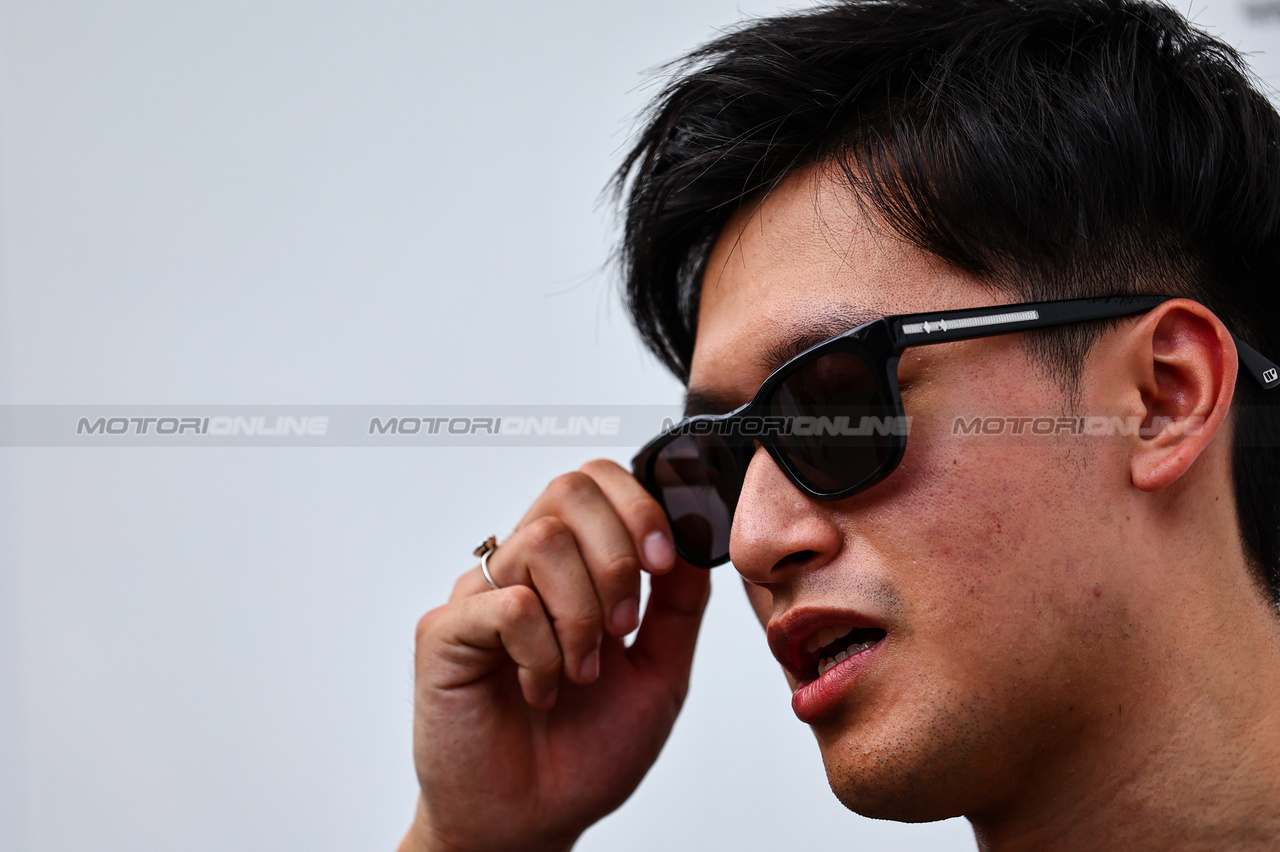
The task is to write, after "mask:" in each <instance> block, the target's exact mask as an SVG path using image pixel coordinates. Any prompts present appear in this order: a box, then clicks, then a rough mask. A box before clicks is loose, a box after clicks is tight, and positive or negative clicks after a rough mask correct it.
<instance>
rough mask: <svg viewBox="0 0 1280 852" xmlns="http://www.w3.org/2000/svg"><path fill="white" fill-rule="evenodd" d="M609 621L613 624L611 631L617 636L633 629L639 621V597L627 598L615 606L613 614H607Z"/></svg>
mask: <svg viewBox="0 0 1280 852" xmlns="http://www.w3.org/2000/svg"><path fill="white" fill-rule="evenodd" d="M609 623H610V624H611V625H612V626H613V632H614V633H616V634H618V635H619V636H621V635H622V634H624V633H630V632H631V631H632V630H635V629H636V625H637V624H639V623H640V599H639V598H627V599H626V600H625V601H622V602H621V603H619V604H618V605H617V606H615V607H614V608H613V614H612V615H610V616H609Z"/></svg>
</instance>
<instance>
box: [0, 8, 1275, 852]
mask: <svg viewBox="0 0 1280 852" xmlns="http://www.w3.org/2000/svg"><path fill="white" fill-rule="evenodd" d="M1243 5H1244V4H1240V3H1237V2H1227V0H1220V2H1213V3H1209V4H1207V5H1204V4H1197V5H1196V6H1195V7H1193V12H1195V13H1196V17H1197V18H1198V19H1199V20H1200V21H1202V22H1204V23H1206V24H1210V25H1213V26H1215V27H1218V28H1220V29H1219V31H1220V32H1223V33H1225V34H1226V35H1227V37H1228V38H1229V39H1232V40H1234V41H1235V42H1236V43H1237V44H1240V45H1242V46H1244V47H1245V48H1246V49H1248V50H1253V51H1259V50H1263V49H1265V48H1266V47H1267V46H1268V45H1269V44H1276V45H1278V46H1280V27H1278V26H1277V24H1280V19H1272V20H1273V21H1275V23H1272V22H1267V21H1262V22H1258V21H1254V22H1246V20H1245V16H1244V14H1243V10H1242V7H1243ZM777 8H778V7H777V6H776V5H774V4H772V3H768V2H730V0H698V2H690V0H660V1H656V0H645V2H639V0H627V2H618V0H609V2H607V3H602V2H599V1H598V0H594V1H593V2H587V0H584V2H556V3H547V4H535V3H515V2H505V3H482V2H473V3H465V4H463V3H442V2H418V3H407V2H406V3H385V2H377V3H374V2H361V3H347V4H341V5H340V4H334V3H320V2H295V3H286V2H277V0H269V2H230V3H217V4H215V3H195V2H184V3H162V2H154V3H109V2H104V3H88V2H80V3H53V2H35V0H31V2H26V3H18V2H12V0H5V2H2V3H0V260H2V264H0V403H4V404H37V403H65V404H77V403H97V404H175V403H184V404H236V403H246V404H247V403H254V404H272V405H274V404H308V403H309V404H316V403H325V404H339V403H353V404H354V403H361V404H384V403H404V404H451V403H491V404H516V403H520V404H551V403H590V404H599V403H650V404H674V403H677V402H678V401H679V397H680V390H681V389H680V387H679V385H678V384H677V383H676V382H675V381H674V380H673V379H671V378H670V377H669V376H667V375H666V374H665V373H664V372H663V371H662V369H661V368H659V367H658V366H657V364H656V362H655V361H654V360H653V359H652V358H650V357H649V356H647V355H645V354H644V353H643V350H642V347H641V346H640V344H639V343H638V342H637V339H636V337H635V335H634V333H633V332H632V331H631V330H630V328H629V326H628V324H627V321H626V317H625V314H624V312H623V310H622V309H621V307H620V303H619V302H618V300H617V298H616V295H615V289H614V278H613V277H612V276H611V274H610V270H609V269H608V268H607V259H608V252H609V249H610V246H611V244H612V240H613V238H614V236H615V231H614V227H613V220H612V218H611V216H610V214H609V212H608V208H607V207H601V206H600V204H599V201H600V191H601V189H602V187H603V186H604V184H605V182H606V180H607V178H608V176H609V174H610V172H611V170H612V169H613V168H614V167H615V166H616V164H617V162H618V160H619V158H620V155H621V152H622V150H623V149H624V146H625V143H626V141H627V139H628V132H629V130H630V128H631V126H632V125H631V119H632V118H633V117H634V115H635V114H636V112H637V110H638V109H639V108H640V106H641V105H642V104H643V103H644V101H645V100H646V98H647V97H648V96H649V95H650V94H652V91H653V89H652V86H646V85H645V80H646V79H649V78H647V77H646V76H645V74H644V73H643V72H644V71H645V70H646V69H652V68H654V67H655V66H657V65H658V64H659V63H661V62H664V61H666V60H669V59H672V58H674V57H676V56H678V55H679V54H680V53H682V52H683V51H685V50H687V49H689V48H691V47H693V46H694V45H695V44H698V43H700V42H702V41H704V40H706V39H707V38H709V37H711V36H713V35H714V34H715V28H716V27H719V26H725V25H728V24H732V23H734V22H735V21H737V20H739V19H740V17H741V16H743V15H747V14H761V13H768V12H772V11H775V10H776V9H777ZM1184 8H1185V7H1184ZM1254 65H1255V67H1256V68H1257V69H1258V70H1259V72H1260V73H1262V74H1263V75H1264V76H1265V77H1267V79H1269V80H1271V81H1273V82H1274V81H1275V80H1276V79H1280V75H1278V74H1277V73H1275V72H1280V64H1277V62H1276V60H1275V59H1274V58H1272V57H1268V56H1267V55H1265V54H1263V55H1258V56H1255V57H1254ZM591 455H592V453H590V452H589V451H586V450H572V449H536V450H531V449H526V450H519V451H513V450H481V449H475V450H456V449H455V450H431V449H205V450H202V449H168V450H166V449H114V450H113V449H43V450H20V449H5V450H0V560H2V561H0V849H3V850H14V852H27V850H42V852H43V850H50V852H53V851H54V850H58V851H59V852H60V851H61V850H68V852H70V850H77V852H78V850H85V849H93V850H96V851H97V852H113V850H121V852H124V851H125V850H128V852H139V850H228V849H243V850H258V849H262V850H268V849H271V850H278V849H307V850H317V851H319V850H348V849H371V850H372V849H391V848H393V847H394V845H395V843H396V842H397V840H398V838H399V836H400V835H401V833H402V831H403V830H404V828H405V826H406V825H407V822H408V820H409V817H410V813H411V809H412V804H413V800H414V796H415V786H414V785H415V782H414V776H413V771H412V764H411V759H410V751H409V746H410V717H411V685H412V668H411V665H412V639H413V628H414V623H415V621H416V620H417V618H418V616H419V615H421V614H422V613H423V612H424V611H426V610H427V609H430V608H432V607H434V606H436V605H437V604H439V603H440V602H442V600H443V599H444V597H445V595H446V593H447V589H448V587H449V585H450V584H451V582H452V579H453V578H454V576H455V575H456V574H457V573H459V572H460V571H462V570H465V569H466V568H468V567H469V566H470V565H471V564H473V560H472V559H471V558H470V556H469V550H470V549H471V547H472V546H474V544H475V543H476V542H477V541H478V540H479V539H481V538H482V537H484V536H485V535H488V534H489V533H491V532H497V533H499V534H504V533H505V532H506V531H507V530H509V528H510V527H511V525H512V524H514V522H515V521H516V519H517V518H518V516H519V515H520V514H521V512H522V511H523V508H524V507H525V506H526V505H527V504H528V503H529V501H530V500H531V499H532V498H533V497H534V496H535V495H536V494H537V493H538V492H539V491H540V490H541V488H542V487H543V485H544V484H545V483H546V482H547V481H548V480H549V479H550V478H551V477H553V476H554V475H555V474H557V473H559V472H562V471H564V470H568V469H572V468H575V467H577V466H578V465H579V464H580V463H581V462H583V461H585V460H586V459H587V458H589V457H590V456H591ZM628 455H629V453H628V452H627V451H625V450H619V451H618V452H617V453H616V454H615V456H614V457H615V458H618V459H620V460H623V459H625V458H626V457H627V456H628ZM715 587H716V588H715V593H714V595H713V598H712V604H711V608H710V612H709V615H708V618H707V623H706V626H705V628H704V631H703V639H702V643H701V646H700V650H699V655H698V658H697V662H696V666H695V672H694V678H693V687H692V692H691V695H690V699H689V702H688V705H687V707H686V710H685V713H684V715H683V717H682V718H681V720H680V722H679V723H678V725H677V727H676V731H675V734H674V736H673V738H672V740H671V742H670V743H669V744H668V747H667V749H666V751H665V752H664V753H663V756H662V758H661V759H660V760H659V762H658V764H657V766H656V767H655V768H654V770H653V771H652V772H651V773H650V775H649V777H648V778H647V779H646V781H645V782H644V784H643V785H642V787H641V788H640V791H639V792H638V793H637V795H636V796H635V797H634V798H633V799H632V800H631V801H630V802H629V803H628V804H627V805H625V806H624V807H623V808H622V809H621V810H620V811H619V812H618V813H617V814H615V815H614V816H612V817H610V818H608V819H606V820H605V821H604V822H603V823H601V824H600V825H598V826H597V827H595V828H594V829H592V830H591V831H590V832H589V833H588V834H587V835H586V836H585V837H584V839H583V840H582V842H581V844H580V845H579V848H580V849H582V850H610V852H613V850H624V852H625V850H650V849H654V848H659V846H660V845H661V848H670V849H674V850H695V849H707V848H713V849H735V850H771V849H778V848H832V847H833V846H835V845H837V844H839V845H840V846H841V847H842V848H843V847H848V848H859V847H863V846H865V847H867V848H875V849H879V850H907V849H940V848H946V849H961V850H963V849H972V848H973V840H972V838H971V836H970V833H969V829H968V827H967V825H966V824H965V823H964V822H962V821H950V822H947V823H941V824H935V825H929V826H900V825H894V824H888V823H878V822H872V821H868V820H862V819H860V818H858V817H855V816H853V815H851V814H849V813H848V812H847V811H845V810H844V809H843V808H842V807H841V806H840V805H839V803H838V802H837V801H836V800H835V799H834V797H832V796H831V795H830V792H829V791H828V789H827V785H826V781H825V778H824V776H823V773H822V769H821V763H820V759H819V755H818V751H817V748H816V746H815V745H814V743H813V741H812V738H811V736H810V735H809V733H808V731H807V729H806V728H805V727H804V726H802V725H801V724H800V723H799V722H797V721H796V720H795V718H794V717H793V716H792V714H791V712H790V709H789V706H788V695H787V690H786V688H785V685H784V683H783V680H782V677H781V675H780V674H779V673H778V672H777V670H776V666H775V664H774V663H773V662H772V660H771V658H770V657H769V655H768V652H767V649H766V647H765V645H764V642H763V640H762V635H761V631H760V629H759V627H758V625H756V624H755V623H754V621H753V620H752V619H751V617H750V616H749V614H748V612H747V609H746V606H745V599H744V597H743V593H742V591H741V589H740V587H739V585H738V583H737V579H736V575H733V574H732V573H731V572H730V569H721V572H720V573H717V575H716V584H715Z"/></svg>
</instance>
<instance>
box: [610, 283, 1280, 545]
mask: <svg viewBox="0 0 1280 852" xmlns="http://www.w3.org/2000/svg"><path fill="white" fill-rule="evenodd" d="M1174 298H1177V297H1174V296H1110V297H1105V298H1097V299H1064V300H1060V301H1052V302H1025V303H1021V304H1012V305H990V306H986V307H981V308H965V309H962V310H955V311H940V312H934V313H923V314H899V315H895V316H887V317H881V318H880V319H876V320H872V321H871V322H868V323H864V324H863V325H860V326H858V327H857V328H852V329H850V330H849V331H845V332H842V333H840V334H838V335H836V336H834V337H831V338H829V339H827V340H824V341H823V342H821V343H819V344H817V345H815V346H812V347H810V348H809V349H806V350H805V351H804V352H801V353H800V354H799V355H797V356H795V357H794V358H792V359H791V360H789V361H787V362H786V363H785V364H783V365H782V366H781V367H779V368H778V369H776V370H774V371H773V373H771V374H770V375H769V377H768V378H767V379H765V380H764V383H763V384H761V385H760V389H759V390H757V391H756V393H755V396H754V397H752V399H751V401H750V402H748V403H747V404H746V405H743V406H741V407H739V408H736V409H734V410H733V411H731V412H729V413H727V414H700V415H697V416H695V417H687V418H685V419H683V420H681V421H680V422H679V423H676V424H675V425H673V426H672V427H671V428H669V429H667V430H665V431H664V432H662V433H661V434H660V435H658V436H657V437H655V438H654V439H653V440H652V441H650V442H649V443H648V444H646V445H645V446H644V447H643V448H642V449H641V450H640V452H638V453H637V454H636V455H635V457H634V458H633V459H632V461H631V468H632V472H633V473H634V474H635V477H636V479H637V480H639V481H640V484H641V485H643V486H644V488H645V490H646V491H648V492H649V493H650V494H651V495H653V497H654V499H656V500H657V501H658V503H659V505H663V503H662V495H661V493H660V490H659V487H658V485H657V484H656V483H655V482H654V481H653V466H654V463H655V462H656V460H657V458H658V453H659V452H661V450H662V449H663V448H664V447H666V446H667V445H668V444H669V443H671V441H673V440H675V439H676V438H678V437H681V436H684V435H698V434H715V435H717V436H718V437H720V438H721V440H723V441H724V443H725V446H726V448H727V449H728V450H729V451H730V452H732V453H734V455H735V461H736V462H738V465H739V469H740V470H741V471H742V472H743V473H744V474H745V472H746V468H747V464H749V463H750V457H751V456H752V455H754V453H755V447H756V444H760V445H761V446H763V447H764V448H765V450H766V451H767V452H768V453H769V455H770V456H771V457H772V458H773V460H774V462H775V463H776V464H777V465H778V467H779V468H780V469H781V470H782V472H783V473H784V474H786V476H787V478H788V479H789V480H790V481H791V482H792V484H794V485H795V486H796V487H797V488H799V489H800V491H801V492H802V493H804V494H806V495H808V496H809V497H813V498H815V499H818V500H840V499H843V498H845V497H850V496H852V495H854V494H857V493H858V492H860V491H865V490H866V489H868V488H870V487H872V486H873V485H875V484H877V483H879V482H882V481H884V480H885V479H887V478H888V477H889V475H890V474H891V473H893V471H894V470H895V469H896V468H897V466H898V464H899V463H900V462H901V461H902V457H903V455H904V454H905V453H906V449H907V436H906V434H905V432H902V433H901V434H899V433H898V432H897V431H890V432H889V436H888V437H890V438H891V444H890V446H889V451H888V454H887V455H886V456H885V458H884V459H883V460H882V461H881V463H880V465H879V466H878V467H877V468H876V469H875V471H874V472H872V473H871V474H869V475H868V476H866V477H864V478H863V479H862V480H861V481H859V482H857V483H855V484H853V485H851V486H848V487H846V488H842V489H839V490H837V491H827V490H823V489H821V488H816V487H814V486H813V485H812V484H811V483H809V482H807V481H806V480H805V478H804V476H803V474H801V473H800V472H799V471H797V470H796V469H795V466H794V465H793V464H792V462H791V460H790V458H788V456H787V453H786V451H785V449H784V448H783V447H782V446H781V445H780V444H779V441H778V437H777V435H776V434H771V433H769V432H768V431H767V430H766V431H762V432H760V433H759V434H750V432H748V433H747V434H744V430H742V429H740V428H735V427H737V426H739V425H740V424H741V422H742V421H743V420H744V419H746V418H763V417H767V416H768V415H767V413H766V412H767V411H768V407H769V404H770V401H771V400H772V399H773V396H774V391H775V390H777V388H778V387H779V386H781V385H782V383H783V382H785V381H786V380H787V379H788V378H789V377H790V376H791V375H792V374H793V373H795V372H796V371H797V370H799V369H800V368H802V367H804V366H805V365H806V364H808V363H809V362H811V361H813V360H815V359H817V358H821V357H824V356H827V355H830V354H832V353H834V352H846V353H850V354H853V355H856V356H857V357H858V358H859V359H861V360H862V362H863V363H864V364H865V365H866V366H867V368H868V371H869V372H870V374H871V376H872V378H873V379H874V380H875V382H876V387H877V390H878V391H879V393H880V394H881V398H882V399H883V401H884V403H885V405H886V406H887V409H888V410H887V411H886V413H887V414H888V415H889V416H890V417H893V418H900V417H904V416H905V411H904V410H903V406H902V394H901V393H900V391H899V389H898V361H899V360H900V358H901V357H902V353H903V351H904V350H906V349H907V348H909V347H912V346H928V345H930V344H933V343H949V342H952V341H956V340H974V339H977V338H980V337H994V336H996V335H1001V334H1015V333H1018V332H1022V331H1031V330H1033V329H1037V328H1050V327H1053V326H1059V325H1069V324H1071V323H1077V322H1088V321H1089V320H1104V319H1118V318H1121V317H1126V316H1131V315H1134V314H1140V313H1145V312H1147V311H1149V310H1151V309H1153V308H1155V307H1157V306H1159V305H1161V304H1163V303H1164V302H1167V301H1169V300H1171V299H1174ZM1232 340H1233V341H1234V342H1235V345H1236V351H1237V355H1238V358H1239V361H1240V365H1241V367H1242V368H1243V369H1244V370H1245V372H1248V373H1249V374H1250V375H1252V376H1253V377H1254V379H1255V380H1256V381H1257V382H1258V384H1260V385H1261V386H1262V387H1263V388H1264V389H1266V390H1271V389H1272V388H1274V387H1276V386H1277V385H1280V368H1278V367H1277V366H1276V364H1274V363H1272V362H1271V361H1270V360H1268V359H1267V358H1265V357H1263V356H1262V355H1261V354H1260V353H1259V352H1258V351H1257V350H1255V349H1254V348H1252V347H1251V346H1249V345H1248V344H1247V343H1245V342H1244V341H1242V340H1240V339H1239V338H1237V337H1236V336H1235V335H1234V334H1232ZM734 421H736V422H734ZM734 508H736V503H735V506H734ZM663 510H664V511H665V510H666V507H665V505H664V506H663ZM675 546H676V552H677V553H679V555H680V557H681V558H682V559H684V560H685V561H686V562H688V563H689V564H691V565H695V566H698V567H700V568H714V567H715V566H717V565H723V564H724V563H725V562H728V561H729V555H728V553H726V554H724V555H723V556H722V557H718V558H716V559H712V560H707V559H703V558H701V557H699V556H697V555H696V554H692V553H689V552H688V551H687V550H686V549H685V548H684V547H683V546H682V544H681V543H680V540H679V538H678V537H677V538H676V541H675Z"/></svg>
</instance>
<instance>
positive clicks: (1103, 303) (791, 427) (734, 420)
mask: <svg viewBox="0 0 1280 852" xmlns="http://www.w3.org/2000/svg"><path fill="white" fill-rule="evenodd" d="M1171 298H1174V297H1172V296H1113V297H1108V298H1101V299H1067V300H1063V301H1055V302H1028V303H1025V304H1017V305H993V306H990V307H985V308H970V309H965V310H958V311H942V312H939V313H929V314H902V315H898V316H888V317H882V318H880V319H877V320H873V321H871V322H868V323H865V324H863V325H860V326H858V327H857V328H854V329H850V330H849V331H846V332H843V333H841V334H838V335H836V336H835V337H832V338H830V339H828V340H825V341H823V342H822V343H819V344H817V345H816V346H813V347H811V348H810V349H807V350H806V351H804V352H802V353H800V354H799V355H797V356H795V357H794V358H792V359H791V360H789V361H787V363H785V364H783V365H782V366H781V367H779V368H778V369H777V370H775V371H774V372H773V373H772V374H771V375H770V376H769V378H767V379H765V381H764V384H762V385H760V390H759V391H757V392H756V395H755V397H754V398H753V399H752V400H751V401H750V402H748V403H747V404H746V405H744V406H742V407H741V408H738V409H735V410H734V411H731V412H730V413H728V414H704V415H699V416H696V417H689V418H686V419H684V420H681V421H680V422H679V423H676V424H675V425H674V426H672V427H671V428H669V429H667V430H666V431H664V432H663V433H662V434H660V435H659V436H658V437H656V438H654V439H653V440H652V441H650V442H649V443H648V444H647V445H645V447H644V449H642V450H640V452H639V453H637V454H636V457H635V458H634V459H633V460H632V462H631V467H632V472H633V473H634V474H635V476H636V479H638V480H639V481H640V483H641V485H643V486H644V488H645V489H646V490H647V491H648V492H649V493H650V494H651V495H653V497H654V499H656V500H657V501H658V503H659V504H660V505H661V506H662V509H663V511H664V512H666V514H667V518H668V520H670V522H671V530H672V532H673V533H674V535H675V546H676V551H677V552H678V553H679V554H680V556H681V558H683V559H684V560H685V561H686V562H689V563H690V564H692V565H697V566H699V567H702V568H712V567H715V566H716V565H721V564H723V563H725V562H727V561H728V560H729V532H730V529H731V528H732V526H733V512H734V509H735V508H736V507H737V505H738V496H739V494H741V492H742V480H743V477H744V476H745V475H746V471H747V465H748V464H750V462H751V458H752V457H753V456H754V455H755V451H756V447H757V446H763V447H764V448H765V450H767V451H768V453H769V455H770V456H772V457H773V460H774V461H775V462H776V463H777V465H778V467H779V468H780V469H781V470H782V472H783V473H784V474H786V476H787V478H788V479H789V480H791V482H793V483H794V484H795V486H796V487H797V488H799V489H800V491H802V492H803V493H804V494H806V495H808V496H810V497H814V498H816V499H819V500H839V499H842V498H844V497H849V496H851V495H853V494H857V493H858V492H860V491H865V490H866V489H868V488H870V487H871V486H873V485H875V484H876V483H878V482H880V481H882V480H884V479H885V478H886V477H887V476H889V474H891V473H893V471H894V469H895V468H896V467H897V466H898V463H899V462H901V461H902V456H903V453H904V452H905V451H906V448H907V417H906V414H905V412H904V411H903V409H902V394H901V392H900V391H899V390H898V361H899V359H900V358H901V356H902V352H903V350H905V349H906V348H907V347H909V346H927V345H929V344H931V343H949V342H951V341H955V340H972V339H974V338H979V337H992V336H995V335H999V334H1014V333H1017V332H1021V331H1030V330H1032V329H1036V328H1048V327H1051V326H1057V325H1067V324H1070V323H1077V322H1086V321H1088V320H1103V319H1115V318H1118V317H1124V316H1130V315H1133V314H1140V313H1145V312H1146V311H1149V310H1151V309H1152V308H1154V307H1156V306H1157V305H1159V304H1161V303H1163V302H1166V301H1168V300H1169V299H1171ZM1232 338H1233V340H1235V344H1236V350H1237V352H1238V355H1239V360H1240V365H1241V366H1242V367H1243V368H1244V370H1245V371H1246V372H1248V373H1250V374H1251V375H1252V376H1253V377H1254V378H1255V379H1256V380H1257V381H1258V383H1259V384H1261V385H1262V387H1263V388H1266V389H1268V390H1270V389H1271V388H1273V387H1275V386H1276V385H1278V384H1280V373H1278V372H1277V367H1276V365H1275V364H1273V363H1272V362H1271V361H1269V360H1267V359H1266V358H1264V357H1263V356H1262V355H1260V354H1259V353H1258V352H1257V350H1255V349H1253V348H1251V347H1250V346H1249V345H1248V344H1246V343H1244V342H1243V341H1241V340H1239V339H1238V338H1236V337H1235V335H1232Z"/></svg>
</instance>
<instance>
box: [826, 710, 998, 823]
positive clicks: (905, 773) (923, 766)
mask: <svg viewBox="0 0 1280 852" xmlns="http://www.w3.org/2000/svg"><path fill="white" fill-rule="evenodd" d="M902 721H904V722H905V721H908V720H902ZM909 721H910V722H911V723H910V724H902V725H900V726H897V727H896V728H888V729H886V728H883V727H880V728H879V730H872V731H868V730H866V729H865V728H863V729H862V730H857V729H851V727H844V728H843V730H840V731H832V730H818V729H817V728H815V731H814V732H815V734H816V735H817V737H818V746H819V748H820V749H821V751H822V761H823V764H824V766H825V768H826V772H827V783H828V784H830V785H831V792H833V793H834V794H835V796H836V798H837V799H839V800H840V802H841V804H843V805H844V806H845V807H846V808H848V809H849V810H851V811H853V812H854V813H857V814H861V815H862V816H865V817H871V818H872V819H885V820H893V821H895V822H934V821H936V820H942V819H950V818H951V817H957V816H964V815H965V814H966V813H973V812H975V810H976V809H978V808H980V807H981V801H980V798H981V794H980V791H981V789H982V788H983V787H985V786H986V784H985V783H984V778H983V776H984V775H988V774H989V773H987V772H985V771H983V770H982V769H980V768H979V767H982V765H983V763H984V762H987V761H983V760H982V759H981V755H982V753H983V751H984V749H981V748H977V747H975V746H976V743H975V741H974V739H970V738H969V737H966V736H964V734H965V733H966V732H964V731H963V730H961V731H956V729H955V728H954V727H953V726H952V725H947V724H945V723H942V721H941V720H939V719H936V718H935V719H932V720H909ZM877 727H879V726H877ZM944 732H949V733H951V734H952V736H951V737H945V736H939V735H940V734H943V733H944ZM967 733H969V734H972V733H973V732H972V731H970V732H967ZM957 734H959V736H956V735H957ZM975 739H982V738H981V737H978V738H975Z"/></svg>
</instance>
